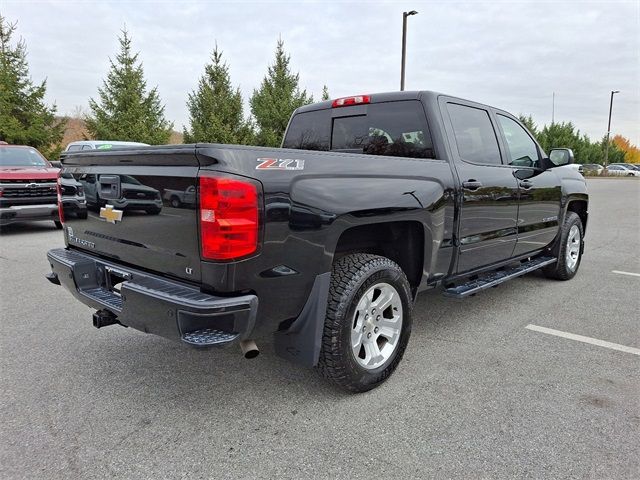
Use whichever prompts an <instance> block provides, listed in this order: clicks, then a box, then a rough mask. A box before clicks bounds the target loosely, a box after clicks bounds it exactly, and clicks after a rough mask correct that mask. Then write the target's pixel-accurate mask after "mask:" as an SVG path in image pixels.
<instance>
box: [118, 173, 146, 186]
mask: <svg viewBox="0 0 640 480" xmlns="http://www.w3.org/2000/svg"><path fill="white" fill-rule="evenodd" d="M120 181H121V182H122V183H133V184H134V185H142V184H141V183H140V182H139V181H138V180H136V179H135V178H133V177H131V176H129V175H120Z"/></svg>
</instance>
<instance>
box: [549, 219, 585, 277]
mask: <svg viewBox="0 0 640 480" xmlns="http://www.w3.org/2000/svg"><path fill="white" fill-rule="evenodd" d="M583 236H584V230H583V228H582V221H581V220H580V217H579V216H578V215H577V214H576V213H575V212H567V215H566V217H565V219H564V223H563V224H562V229H561V230H560V238H559V241H558V244H557V245H556V247H555V249H554V254H555V255H556V257H557V258H558V261H557V262H556V263H554V264H552V265H549V266H547V267H544V269H543V272H544V274H545V275H546V276H547V277H549V278H555V279H557V280H570V279H572V278H573V277H574V276H575V274H576V273H577V272H578V268H579V267H580V261H581V260H582V238H583Z"/></svg>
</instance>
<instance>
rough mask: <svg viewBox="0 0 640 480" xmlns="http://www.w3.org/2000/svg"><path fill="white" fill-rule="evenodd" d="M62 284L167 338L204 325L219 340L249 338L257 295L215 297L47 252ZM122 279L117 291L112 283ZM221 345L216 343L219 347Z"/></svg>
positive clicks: (183, 336)
mask: <svg viewBox="0 0 640 480" xmlns="http://www.w3.org/2000/svg"><path fill="white" fill-rule="evenodd" d="M47 258H48V260H49V263H50V264H51V269H52V271H53V273H54V274H55V276H56V277H57V279H58V281H59V282H60V284H61V285H62V286H64V287H65V288H66V289H67V290H69V291H70V292H71V294H72V295H73V296H74V297H76V299H78V300H79V301H81V302H82V303H84V304H85V305H88V306H89V307H91V308H94V309H96V310H108V311H110V312H112V313H113V314H114V315H116V317H117V320H118V322H120V323H121V324H122V325H125V326H128V327H132V328H135V329H136V330H140V331H142V332H145V333H152V334H155V335H159V336H161V337H165V338H168V339H171V340H177V341H181V340H182V341H185V342H186V343H189V344H192V345H193V342H190V341H189V340H188V339H189V338H191V337H192V336H193V335H190V334H193V333H194V332H199V331H202V330H204V329H210V330H214V331H218V332H220V333H221V334H224V335H226V336H225V338H226V340H225V341H224V342H221V343H224V344H226V343H230V342H233V341H235V340H242V339H246V338H249V336H250V335H251V333H252V331H253V327H254V324H255V319H256V314H257V310H258V297H256V296H255V295H242V296H238V297H231V298H228V297H217V296H213V295H209V294H205V293H202V292H200V290H199V289H197V288H194V287H192V286H190V285H187V284H184V283H181V282H176V281H173V280H168V279H165V278H163V277H159V276H156V275H151V274H148V273H146V272H142V271H139V270H135V269H131V268H128V267H123V266H121V265H118V264H115V263H112V262H109V261H105V260H102V259H100V258H97V257H94V256H91V255H88V254H85V253H80V252H78V251H77V250H73V249H55V250H50V251H49V252H48V253H47ZM119 279H123V280H122V281H121V283H120V284H119V286H120V294H118V293H116V292H115V291H114V289H113V288H112V284H113V283H115V282H116V281H118V280H119ZM220 346H221V345H220Z"/></svg>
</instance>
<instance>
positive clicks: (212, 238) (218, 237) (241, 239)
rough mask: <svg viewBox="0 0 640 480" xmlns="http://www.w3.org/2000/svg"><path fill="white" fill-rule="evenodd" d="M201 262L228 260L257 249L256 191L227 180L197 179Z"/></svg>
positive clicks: (205, 177)
mask: <svg viewBox="0 0 640 480" xmlns="http://www.w3.org/2000/svg"><path fill="white" fill-rule="evenodd" d="M200 244H201V247H202V258H205V259H209V260H231V259H233V258H239V257H244V256H246V255H250V254H252V253H254V252H255V251H256V250H257V248H258V189H257V187H256V186H255V185H254V184H253V183H250V182H247V181H243V180H237V179H235V178H228V177H207V176H203V177H200Z"/></svg>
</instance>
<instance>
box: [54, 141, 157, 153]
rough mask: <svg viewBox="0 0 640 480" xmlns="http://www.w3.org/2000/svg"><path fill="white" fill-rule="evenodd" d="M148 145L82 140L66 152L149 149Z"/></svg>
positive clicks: (68, 146)
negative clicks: (121, 148)
mask: <svg viewBox="0 0 640 480" xmlns="http://www.w3.org/2000/svg"><path fill="white" fill-rule="evenodd" d="M148 146H149V144H148V143H140V142H120V141H115V140H114V141H111V140H80V141H77V142H71V143H70V144H69V145H67V148H65V150H64V151H65V152H79V151H80V150H111V149H112V148H114V147H115V148H118V147H148Z"/></svg>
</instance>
